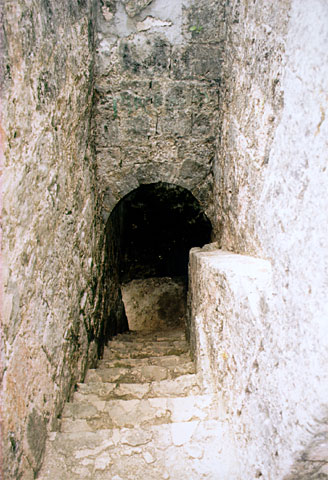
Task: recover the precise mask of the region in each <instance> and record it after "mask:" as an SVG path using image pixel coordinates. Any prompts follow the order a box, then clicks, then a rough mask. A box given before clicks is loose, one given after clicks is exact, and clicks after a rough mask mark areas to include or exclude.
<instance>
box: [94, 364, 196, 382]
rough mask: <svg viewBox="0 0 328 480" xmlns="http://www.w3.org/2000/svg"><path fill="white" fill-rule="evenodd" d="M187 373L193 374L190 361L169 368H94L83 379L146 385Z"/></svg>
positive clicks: (146, 366) (145, 366) (193, 367)
mask: <svg viewBox="0 0 328 480" xmlns="http://www.w3.org/2000/svg"><path fill="white" fill-rule="evenodd" d="M188 373H195V365H194V363H193V362H191V361H190V362H186V363H184V364H182V365H179V364H178V365H176V366H171V367H161V366H159V365H141V366H140V367H136V368H119V367H117V368H96V369H90V370H89V371H88V373H87V375H86V377H85V383H92V382H110V383H112V382H116V383H144V382H146V383H147V382H152V381H155V382H156V381H161V380H168V379H172V378H176V377H179V376H180V375H186V374H188Z"/></svg>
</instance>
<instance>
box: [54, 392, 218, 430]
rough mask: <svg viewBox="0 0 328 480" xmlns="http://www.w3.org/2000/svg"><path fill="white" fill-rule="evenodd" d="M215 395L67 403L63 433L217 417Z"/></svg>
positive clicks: (63, 418) (62, 425)
mask: <svg viewBox="0 0 328 480" xmlns="http://www.w3.org/2000/svg"><path fill="white" fill-rule="evenodd" d="M218 405H219V403H218V399H217V396H216V395H214V394H207V395H190V396H188V397H175V398H170V397H157V398H148V399H141V400H138V399H133V400H107V401H91V402H73V403H67V404H66V406H65V408H64V411H63V415H62V424H61V431H62V432H78V431H80V432H87V431H97V430H99V429H108V428H123V427H126V428H133V427H135V426H138V425H160V424H164V423H174V422H190V421H194V420H209V419H214V418H215V419H218V418H219V414H220V411H219V407H218Z"/></svg>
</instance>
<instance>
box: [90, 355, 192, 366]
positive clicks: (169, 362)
mask: <svg viewBox="0 0 328 480" xmlns="http://www.w3.org/2000/svg"><path fill="white" fill-rule="evenodd" d="M190 362H191V358H190V355H189V353H182V354H181V355H164V356H158V357H145V358H121V359H111V360H110V359H108V358H107V359H103V360H100V361H99V363H98V368H128V369H131V368H135V367H140V366H142V365H159V366H162V367H172V366H176V365H182V364H183V363H190Z"/></svg>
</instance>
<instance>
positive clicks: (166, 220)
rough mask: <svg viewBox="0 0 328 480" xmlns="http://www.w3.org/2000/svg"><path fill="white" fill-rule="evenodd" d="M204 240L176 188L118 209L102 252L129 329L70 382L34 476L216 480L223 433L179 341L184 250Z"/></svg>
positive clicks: (131, 199)
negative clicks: (69, 396)
mask: <svg viewBox="0 0 328 480" xmlns="http://www.w3.org/2000/svg"><path fill="white" fill-rule="evenodd" d="M210 234H211V225H210V222H209V221H208V220H207V218H206V216H205V215H204V213H203V212H202V210H201V207H200V205H199V204H198V202H197V201H196V199H195V198H194V197H193V196H192V195H191V194H190V192H188V191H187V190H185V189H182V188H180V187H176V186H174V185H168V184H162V183H159V184H152V185H143V186H141V187H139V188H138V189H137V190H135V191H133V192H132V193H131V194H129V195H127V196H126V197H125V198H124V199H123V200H122V201H121V202H120V203H119V204H118V205H117V207H116V209H115V210H114V211H113V213H112V215H111V217H110V219H109V226H108V229H107V235H108V238H109V242H108V250H107V252H108V258H109V259H110V260H111V261H112V264H109V268H110V269H111V270H112V272H114V277H113V276H112V277H111V279H110V281H112V282H113V278H114V281H116V282H117V288H118V289H119V290H122V293H123V301H124V306H125V312H126V315H127V319H128V324H129V331H127V332H126V333H121V334H119V335H116V336H114V337H113V338H111V339H110V341H109V342H108V345H107V346H106V347H105V349H104V352H103V356H102V359H101V360H100V361H99V364H98V366H97V368H96V369H90V370H89V371H88V373H87V376H86V379H85V383H80V384H78V385H77V391H76V392H75V394H74V398H73V400H72V402H70V403H68V404H67V405H66V407H65V409H64V412H63V416H62V423H61V431H60V432H55V433H54V434H53V435H52V436H51V437H50V439H49V441H48V447H47V453H46V458H45V462H44V466H43V469H42V472H41V474H40V477H39V478H40V479H42V480H48V479H49V480H50V479H53V478H61V480H68V479H69V480H74V479H76V480H77V479H82V478H92V479H96V480H103V479H109V478H111V479H115V480H145V479H147V480H151V479H154V480H155V479H156V480H158V479H163V480H164V479H166V480H180V479H182V478H188V479H191V480H199V479H200V478H206V479H208V480H210V479H213V480H214V479H216V478H217V471H218V468H219V466H220V462H221V459H220V454H219V453H218V452H217V448H216V445H217V444H218V441H219V440H220V438H219V435H221V434H222V428H224V427H223V423H222V421H220V418H219V414H218V412H219V409H218V405H217V396H216V395H215V394H214V393H212V392H209V391H205V390H204V389H203V387H202V383H201V381H200V378H199V377H198V375H197V373H196V371H195V365H194V363H193V362H192V360H191V357H190V352H189V345H188V343H187V341H186V335H185V328H186V325H185V314H186V283H187V274H188V254H189V249H190V248H191V247H192V246H200V245H203V244H204V243H207V242H208V241H209V240H210ZM116 298H118V299H119V298H120V295H117V297H116ZM116 305H119V302H118V303H117V302H116ZM120 308H121V307H120ZM111 318H113V317H110V316H109V319H111ZM105 331H106V329H105ZM107 331H108V332H109V331H111V329H110V328H108V329H107Z"/></svg>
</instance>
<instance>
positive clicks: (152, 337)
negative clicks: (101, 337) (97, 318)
mask: <svg viewBox="0 0 328 480" xmlns="http://www.w3.org/2000/svg"><path fill="white" fill-rule="evenodd" d="M115 340H120V341H124V342H133V343H137V342H152V343H154V342H170V341H172V340H173V341H176V340H182V341H185V340H186V334H185V331H184V330H182V329H176V330H167V331H161V330H160V331H155V332H149V333H143V332H136V331H130V332H126V333H121V334H118V335H116V336H115V337H114V338H113V339H112V340H111V341H115Z"/></svg>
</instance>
